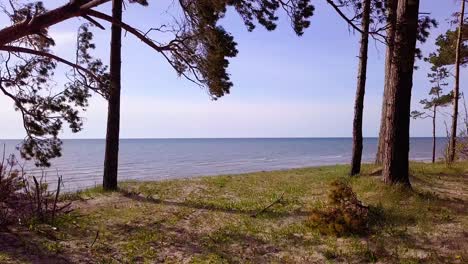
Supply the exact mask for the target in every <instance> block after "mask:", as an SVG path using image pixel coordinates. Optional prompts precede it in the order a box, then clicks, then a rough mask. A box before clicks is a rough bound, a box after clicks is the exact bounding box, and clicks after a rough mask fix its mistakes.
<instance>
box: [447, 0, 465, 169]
mask: <svg viewBox="0 0 468 264" xmlns="http://www.w3.org/2000/svg"><path fill="white" fill-rule="evenodd" d="M464 13H465V0H462V5H461V11H460V24H459V26H458V37H457V50H456V56H455V86H454V88H453V114H452V131H451V135H450V155H449V161H450V162H453V161H454V160H455V149H456V144H457V122H458V98H459V97H460V49H461V44H462V36H463V19H464Z"/></svg>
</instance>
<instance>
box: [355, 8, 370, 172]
mask: <svg viewBox="0 0 468 264" xmlns="http://www.w3.org/2000/svg"><path fill="white" fill-rule="evenodd" d="M370 2H371V0H363V6H364V9H363V12H362V21H361V24H362V34H361V48H360V51H359V69H358V77H357V88H356V98H355V102H354V120H353V154H352V159H351V172H350V174H351V175H356V174H359V173H360V172H361V159H362V115H363V111H364V94H365V92H366V75H367V50H368V46H369V23H370V21H369V20H370V4H371V3H370Z"/></svg>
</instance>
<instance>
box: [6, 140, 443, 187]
mask: <svg viewBox="0 0 468 264" xmlns="http://www.w3.org/2000/svg"><path fill="white" fill-rule="evenodd" d="M377 141H378V139H377V138H364V142H363V145H364V147H363V162H372V161H373V160H374V158H375V153H376V150H377ZM0 144H1V145H5V146H6V147H5V152H6V153H7V154H8V153H16V155H18V154H17V151H16V147H17V146H18V145H19V144H21V140H1V139H0ZM445 144H446V139H445V138H438V144H437V151H436V155H437V157H439V158H441V157H442V156H443V149H444V147H445ZM104 146H105V140H104V139H68V140H67V139H65V140H63V152H62V157H60V158H56V159H53V160H52V166H51V167H50V168H45V169H40V170H39V169H38V168H35V167H34V162H33V161H24V160H22V161H21V163H22V164H24V166H25V168H26V169H27V171H28V173H29V174H30V175H38V176H40V175H42V172H44V175H45V179H46V180H47V182H48V183H49V184H50V185H51V186H54V184H56V180H57V175H61V176H62V178H63V183H64V186H63V187H64V190H66V191H76V190H80V189H84V188H90V187H95V186H98V185H100V184H101V183H102V174H103V163H104ZM351 148H352V140H351V138H203V139H121V140H120V152H119V176H118V177H119V180H120V181H124V180H138V181H156V180H163V179H175V178H189V177H197V176H209V175H221V174H239V173H247V172H256V171H272V170H282V169H290V168H300V167H310V166H320V165H334V164H347V163H349V162H350V159H351ZM431 156H432V139H431V138H411V140H410V159H411V160H417V161H430V160H431ZM42 170H43V171H42Z"/></svg>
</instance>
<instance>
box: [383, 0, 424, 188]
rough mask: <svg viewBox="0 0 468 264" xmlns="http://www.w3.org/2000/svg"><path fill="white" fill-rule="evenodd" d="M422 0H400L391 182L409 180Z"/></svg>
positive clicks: (386, 166)
mask: <svg viewBox="0 0 468 264" xmlns="http://www.w3.org/2000/svg"><path fill="white" fill-rule="evenodd" d="M418 11H419V0H398V8H397V23H396V28H395V30H396V31H395V46H394V50H393V58H392V66H391V70H390V83H389V85H388V94H387V116H386V129H385V138H384V140H385V144H384V156H383V171H382V174H383V177H384V181H385V182H386V183H388V184H397V183H399V184H404V185H406V186H411V184H410V181H409V172H408V169H409V168H408V167H409V161H408V156H409V129H410V109H411V89H412V87H413V70H414V54H415V50H416V36H417V28H418Z"/></svg>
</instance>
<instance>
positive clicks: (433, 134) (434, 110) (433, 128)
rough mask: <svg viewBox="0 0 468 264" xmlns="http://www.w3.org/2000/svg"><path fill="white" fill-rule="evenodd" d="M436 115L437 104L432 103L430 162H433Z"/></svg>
mask: <svg viewBox="0 0 468 264" xmlns="http://www.w3.org/2000/svg"><path fill="white" fill-rule="evenodd" d="M436 117H437V104H434V109H433V112H432V163H435V151H436Z"/></svg>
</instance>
